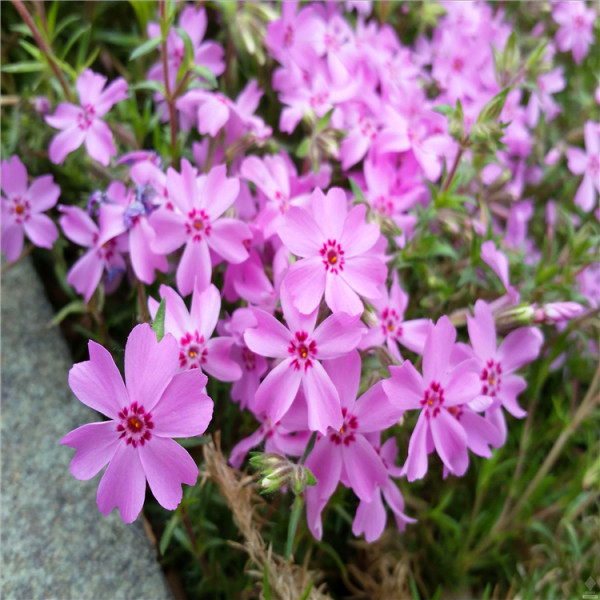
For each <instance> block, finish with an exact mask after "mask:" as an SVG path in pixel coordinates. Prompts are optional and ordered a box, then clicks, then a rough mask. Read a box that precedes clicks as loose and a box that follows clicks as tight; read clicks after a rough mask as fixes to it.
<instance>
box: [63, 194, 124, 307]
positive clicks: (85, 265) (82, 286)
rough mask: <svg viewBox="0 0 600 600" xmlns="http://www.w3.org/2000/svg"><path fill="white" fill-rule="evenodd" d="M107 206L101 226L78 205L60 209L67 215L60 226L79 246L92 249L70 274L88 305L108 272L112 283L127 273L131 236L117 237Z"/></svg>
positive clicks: (71, 282)
mask: <svg viewBox="0 0 600 600" xmlns="http://www.w3.org/2000/svg"><path fill="white" fill-rule="evenodd" d="M105 207H106V205H105V204H103V205H101V206H100V209H99V223H100V226H99V227H98V225H96V223H95V222H94V221H93V220H92V218H91V217H90V216H89V215H88V214H87V213H86V212H85V211H84V210H82V209H81V208H79V207H78V206H64V205H60V206H59V207H58V208H59V210H60V212H61V213H63V214H62V216H61V218H60V219H59V224H60V227H61V229H62V231H63V233H64V234H65V236H66V237H67V238H68V239H70V240H71V241H72V242H74V243H76V244H78V245H79V246H84V247H85V248H89V249H88V251H87V252H86V253H85V254H84V255H83V256H82V257H81V258H79V259H78V260H77V262H76V263H75V264H74V265H73V266H72V267H71V269H70V270H69V272H68V273H67V283H68V284H69V285H71V286H73V287H74V288H75V290H76V291H77V292H78V293H79V294H82V295H83V297H84V299H85V301H86V302H89V301H90V298H91V297H92V294H93V293H94V291H95V289H96V288H97V287H98V284H99V283H100V279H101V278H102V273H103V272H104V271H106V273H107V275H106V277H107V278H108V280H109V281H110V280H112V278H114V277H115V276H117V275H119V274H121V273H124V272H125V270H126V266H125V260H124V259H123V256H122V254H123V253H124V252H127V251H128V249H129V248H128V242H127V237H126V236H124V235H117V236H116V237H115V235H114V232H113V231H112V230H111V228H110V226H109V225H108V223H107V222H106V221H105V219H104V218H103V213H104V210H105ZM109 221H110V220H109Z"/></svg>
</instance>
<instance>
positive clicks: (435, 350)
mask: <svg viewBox="0 0 600 600" xmlns="http://www.w3.org/2000/svg"><path fill="white" fill-rule="evenodd" d="M455 340H456V329H455V328H454V325H452V323H451V322H450V319H449V318H448V317H446V316H445V315H444V316H443V317H440V319H439V320H438V322H437V323H436V324H435V325H434V326H433V327H432V328H431V330H430V331H429V335H428V336H427V340H426V341H425V349H424V351H423V379H424V380H425V382H426V383H427V384H429V383H431V382H432V381H438V382H439V381H440V380H442V379H444V376H445V375H446V372H447V370H448V365H449V363H450V355H451V354H452V348H453V346H454V341H455Z"/></svg>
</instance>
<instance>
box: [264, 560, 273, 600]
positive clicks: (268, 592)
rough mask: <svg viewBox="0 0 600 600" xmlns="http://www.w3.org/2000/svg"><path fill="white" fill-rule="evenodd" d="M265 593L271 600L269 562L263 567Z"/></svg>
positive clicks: (266, 598) (267, 598)
mask: <svg viewBox="0 0 600 600" xmlns="http://www.w3.org/2000/svg"><path fill="white" fill-rule="evenodd" d="M263 594H264V596H265V600H271V586H270V585H269V573H268V571H267V563H265V566H264V567H263Z"/></svg>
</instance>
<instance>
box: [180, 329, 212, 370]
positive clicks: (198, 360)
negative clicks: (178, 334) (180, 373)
mask: <svg viewBox="0 0 600 600" xmlns="http://www.w3.org/2000/svg"><path fill="white" fill-rule="evenodd" d="M207 356H208V350H207V349H206V347H205V345H204V336H203V335H200V334H199V333H198V332H197V331H194V332H193V333H190V332H187V333H186V334H185V335H184V336H183V337H182V338H181V339H180V340H179V366H180V367H181V368H182V369H201V368H202V365H203V364H204V363H205V362H206V358H207Z"/></svg>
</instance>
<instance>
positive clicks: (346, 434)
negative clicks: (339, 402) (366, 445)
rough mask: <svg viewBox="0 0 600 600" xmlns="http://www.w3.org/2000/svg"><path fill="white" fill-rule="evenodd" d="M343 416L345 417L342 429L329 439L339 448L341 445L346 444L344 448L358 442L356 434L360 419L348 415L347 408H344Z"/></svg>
mask: <svg viewBox="0 0 600 600" xmlns="http://www.w3.org/2000/svg"><path fill="white" fill-rule="evenodd" d="M342 415H343V417H344V422H343V423H342V426H341V427H340V430H339V431H334V432H333V433H332V434H331V435H330V436H329V439H330V440H331V441H332V442H333V443H334V444H336V446H339V445H340V444H344V446H349V445H350V444H351V443H352V442H354V441H356V437H355V435H354V432H355V431H356V430H357V429H358V419H357V418H356V416H355V415H352V414H348V409H347V408H342Z"/></svg>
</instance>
